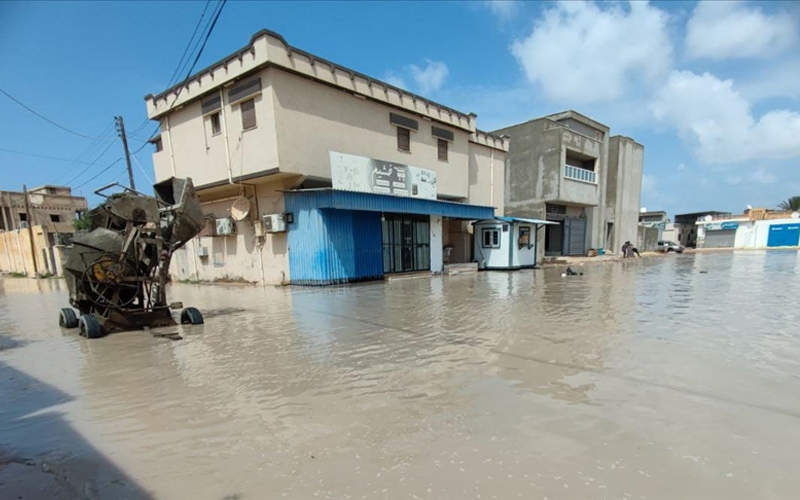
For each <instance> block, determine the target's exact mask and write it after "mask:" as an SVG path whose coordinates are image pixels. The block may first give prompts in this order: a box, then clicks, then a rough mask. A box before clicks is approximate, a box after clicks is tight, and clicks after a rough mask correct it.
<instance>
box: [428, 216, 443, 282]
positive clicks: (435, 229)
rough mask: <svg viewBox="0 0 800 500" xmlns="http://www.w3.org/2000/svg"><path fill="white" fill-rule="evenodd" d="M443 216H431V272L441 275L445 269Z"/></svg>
mask: <svg viewBox="0 0 800 500" xmlns="http://www.w3.org/2000/svg"><path fill="white" fill-rule="evenodd" d="M443 244H444V243H443V240H442V216H441V215H431V272H432V273H435V274H439V273H441V272H442V270H443V269H444V255H443V251H442V245H443Z"/></svg>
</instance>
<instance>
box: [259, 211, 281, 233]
mask: <svg viewBox="0 0 800 500" xmlns="http://www.w3.org/2000/svg"><path fill="white" fill-rule="evenodd" d="M263 221H264V229H266V231H267V232H268V233H283V232H286V219H285V218H284V217H283V214H269V215H265V216H264V217H263Z"/></svg>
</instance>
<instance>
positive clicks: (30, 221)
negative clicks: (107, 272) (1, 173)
mask: <svg viewBox="0 0 800 500" xmlns="http://www.w3.org/2000/svg"><path fill="white" fill-rule="evenodd" d="M87 209H88V205H87V203H86V198H84V197H82V196H72V190H71V189H70V188H69V187H66V186H41V187H38V188H34V189H31V190H29V191H28V204H27V207H26V204H25V193H24V192H17V191H0V272H9V273H20V274H27V275H31V276H32V275H33V273H34V272H39V273H48V274H54V275H60V274H61V272H62V269H61V257H60V255H61V248H62V247H63V246H66V245H69V244H71V240H72V235H73V234H74V232H75V227H74V225H73V222H74V220H75V218H76V217H77V214H79V213H82V212H85V211H86V210H87ZM29 228H30V231H29ZM31 233H32V234H33V247H31V237H30V236H31ZM34 262H35V265H34Z"/></svg>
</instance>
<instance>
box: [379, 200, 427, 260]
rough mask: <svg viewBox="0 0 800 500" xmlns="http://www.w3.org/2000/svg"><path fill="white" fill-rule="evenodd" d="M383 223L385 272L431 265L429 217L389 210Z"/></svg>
mask: <svg viewBox="0 0 800 500" xmlns="http://www.w3.org/2000/svg"><path fill="white" fill-rule="evenodd" d="M382 226H383V272H384V273H387V274H388V273H403V272H409V271H425V270H428V269H430V268H431V229H430V217H428V216H420V215H396V214H386V215H384V217H383V222H382Z"/></svg>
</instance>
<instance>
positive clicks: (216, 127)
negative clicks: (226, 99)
mask: <svg viewBox="0 0 800 500" xmlns="http://www.w3.org/2000/svg"><path fill="white" fill-rule="evenodd" d="M209 121H210V122H211V135H219V133H220V132H222V124H221V122H220V116H219V112H217V113H214V114H213V115H211V116H210V117H209Z"/></svg>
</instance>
